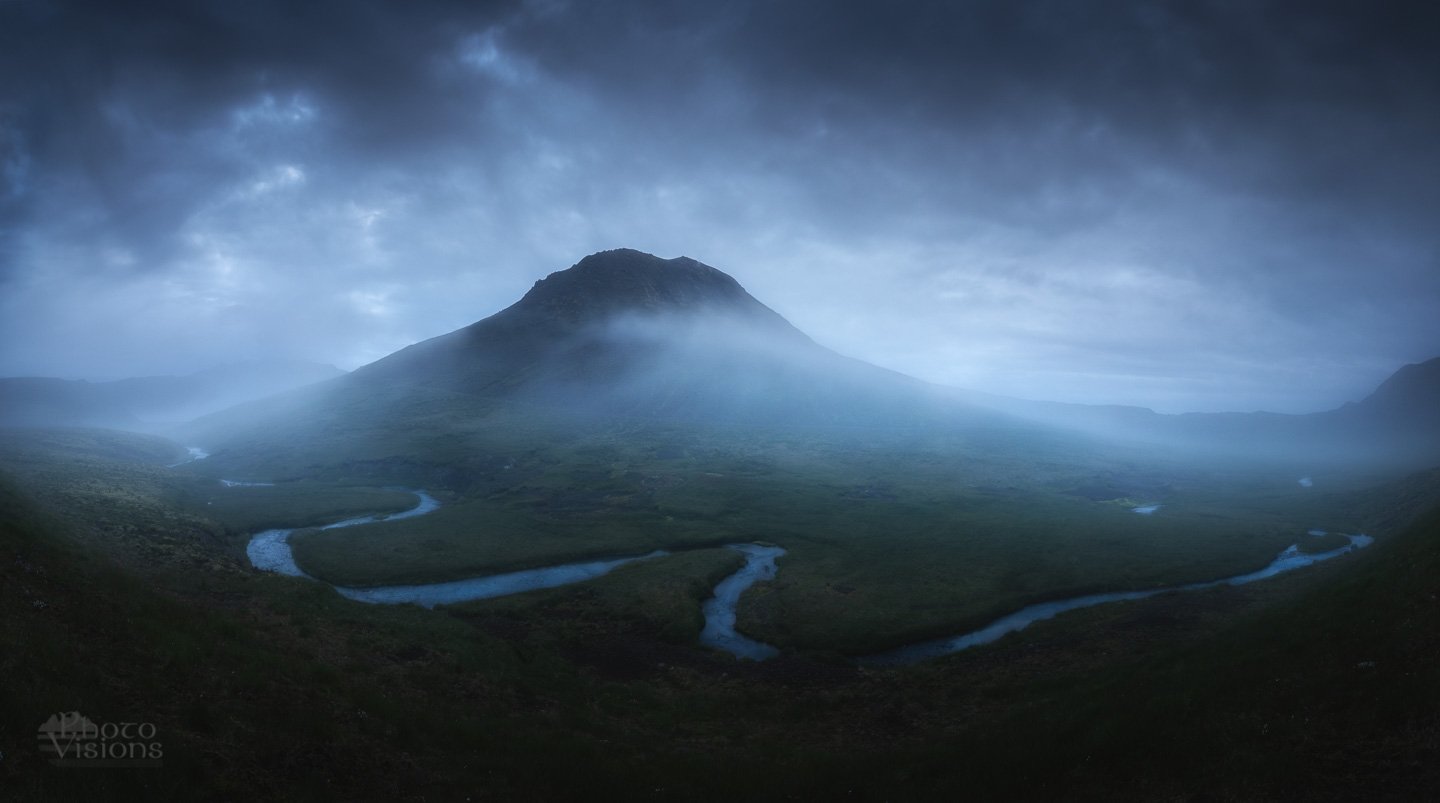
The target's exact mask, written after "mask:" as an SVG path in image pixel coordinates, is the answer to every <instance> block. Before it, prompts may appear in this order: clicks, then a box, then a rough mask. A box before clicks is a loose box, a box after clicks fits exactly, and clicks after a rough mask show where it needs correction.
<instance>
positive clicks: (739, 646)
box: [700, 544, 785, 661]
mask: <svg viewBox="0 0 1440 803" xmlns="http://www.w3.org/2000/svg"><path fill="white" fill-rule="evenodd" d="M730 549H734V550H737V551H739V552H743V553H745V565H744V566H742V567H741V568H740V571H738V572H735V573H734V574H732V575H730V576H729V577H727V578H725V579H724V580H721V581H720V584H719V585H717V586H715V596H713V597H711V598H710V599H707V600H705V604H704V605H703V606H701V612H702V613H704V614H705V629H704V630H702V631H701V632H700V643H701V644H704V645H705V646H707V647H714V648H716V649H720V650H724V651H725V652H728V653H730V654H731V655H734V656H738V657H740V658H749V659H750V660H752V661H763V660H765V659H766V658H774V657H775V656H777V655H779V654H780V651H779V650H777V649H775V648H774V647H772V646H770V645H769V644H763V643H761V642H758V641H755V640H754V639H750V638H746V637H745V636H742V635H740V634H739V633H738V632H736V630H735V606H736V605H737V604H739V602H740V595H741V594H744V593H745V591H746V590H747V589H749V588H750V586H752V585H755V583H757V582H759V581H761V580H771V579H774V577H775V572H776V571H777V569H776V567H775V559H776V558H778V557H780V556H781V555H784V554H785V550H783V549H781V548H780V547H778V546H762V545H760V544H730Z"/></svg>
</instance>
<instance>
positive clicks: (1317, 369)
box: [0, 0, 1440, 412]
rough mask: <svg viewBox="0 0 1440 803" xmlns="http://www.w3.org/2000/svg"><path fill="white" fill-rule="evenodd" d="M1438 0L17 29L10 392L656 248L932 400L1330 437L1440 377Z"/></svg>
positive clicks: (70, 19) (244, 346)
mask: <svg viewBox="0 0 1440 803" xmlns="http://www.w3.org/2000/svg"><path fill="white" fill-rule="evenodd" d="M1432 8H1435V6H1434V4H1433V3H1428V2H1414V3H1407V2H1383V0H1380V1H1373V2H1360V0H1356V1H1355V2H1329V1H1327V0H1296V1H1295V2H1267V1H1266V0H1227V1H1224V2H1221V1H1218V0H1216V1H1213V2H1212V1H1210V0H1177V1H1176V2H1151V3H1142V2H1105V1H1104V0H1093V1H1091V2H1081V1H1080V0H1039V1H1036V2H1019V1H1018V0H993V1H987V2H963V0H957V1H956V2H934V3H921V2H910V3H904V2H886V3H879V2H841V1H839V0H798V1H796V2H786V1H784V0H755V2H703V3H702V2H603V1H599V0H585V1H583V2H582V1H581V0H575V2H565V1H564V0H534V2H494V3H488V4H487V3H481V2H458V1H457V2H441V1H440V0H408V1H407V2H393V3H387V2H376V1H375V0H329V2H303V3H300V2H291V1H290V0H244V2H240V1H239V0H234V1H233V2H221V1H214V0H212V1H211V2H206V1H205V0H173V1H172V2H163V1H159V2H124V0H93V1H92V2H79V1H76V2H67V1H64V0H56V1H51V0H0V375H51V376H65V377H88V378H97V379H100V378H114V377H120V376H129V375H140V374H153V373H176V372H188V371H192V370H198V369H201V368H204V367H208V366H211V365H214V364H217V363H222V362H227V361H234V360H240V359H257V358H268V357H282V356H283V357H302V358H307V359H313V360H318V361H321V362H328V363H334V364H336V365H339V366H341V367H343V368H354V367H356V366H358V365H361V364H363V363H365V362H368V361H370V360H373V359H376V358H379V357H381V356H383V355H385V354H387V353H389V352H391V351H393V350H395V349H397V348H399V347H401V346H404V345H407V344H409V343H411V342H414V341H416V340H419V339H422V338H426V337H430V336H433V335H437V334H441V333H443V332H446V331H449V330H452V329H455V328H457V327H460V326H463V325H465V324H468V323H471V322H473V321H475V320H478V319H480V318H482V317H485V316H487V315H489V314H491V313H493V312H495V311H497V310H499V309H501V308H502V307H504V306H506V305H508V304H510V303H511V302H513V301H514V300H516V299H517V298H518V297H519V296H520V295H521V294H523V293H524V292H525V291H526V290H527V289H528V288H529V287H530V285H531V284H532V283H533V282H534V281H535V280H537V279H539V278H542V277H543V276H544V275H545V274H547V273H549V272H552V271H555V270H560V269H563V268H566V267H568V266H570V265H571V264H573V263H575V262H576V261H578V260H579V259H580V258H581V257H583V256H584V255H586V254H588V253H591V252H593V251H597V250H602V249H606V248H615V247H633V248H638V249H641V250H644V251H649V252H652V253H655V254H658V255H661V256H666V257H670V256H679V255H686V256H691V257H694V258H696V259H699V260H700V261H702V262H705V263H707V264H710V265H713V266H715V267H717V268H720V269H721V270H724V271H726V272H727V273H730V274H731V275H733V276H734V277H736V278H737V279H738V280H739V281H740V282H741V284H743V285H745V287H746V288H747V289H749V290H750V291H751V293H752V294H754V295H755V296H756V297H757V298H759V299H760V300H761V301H763V302H765V303H767V304H769V305H770V306H771V307H773V308H774V309H776V310H777V311H778V312H780V313H781V314H783V315H785V316H786V317H787V318H789V319H790V320H791V321H792V322H793V323H795V324H796V325H797V326H799V327H800V328H801V329H803V330H805V331H806V332H808V333H809V334H810V335H811V336H812V337H814V338H815V339H816V340H818V341H820V342H821V343H823V344H825V345H827V346H830V347H832V348H834V349H837V350H839V351H841V352H844V353H846V354H849V355H852V356H856V357H860V358H863V359H866V360H869V361H871V362H875V363H878V364H880V365H884V366H886V367H890V368H894V369H897V370H900V371H903V372H906V373H910V374H913V375H915V376H919V377H922V378H924V379H928V380H932V381H936V382H942V383H947V384H954V385H960V386H965V387H971V388H976V389H981V390H989V391H992V392H997V393H1005V394H1010V395H1018V396H1024V397H1030V398H1051V399H1061V400H1069V401H1086V402H1107V403H1127V404H1141V405H1146V406H1151V407H1155V408H1156V409H1160V410H1163V411H1180V410H1218V409H1242V410H1248V409H1257V408H1263V409H1273V410H1280V411H1292V412H1299V411H1310V410H1318V409H1324V408H1328V407H1332V406H1335V405H1338V404H1339V403H1341V402H1343V401H1346V400H1349V399H1355V398H1359V397H1361V396H1363V395H1364V394H1365V393H1366V392H1367V391H1368V390H1369V389H1370V388H1371V387H1372V386H1373V385H1374V384H1375V383H1377V382H1378V381H1380V380H1381V379H1383V378H1384V377H1385V376H1387V375H1388V374H1389V373H1390V372H1392V371H1393V370H1394V369H1396V368H1398V367H1399V366H1400V365H1402V364H1404V363H1406V362H1416V361H1420V360H1423V359H1427V358H1429V357H1433V356H1440V144H1437V143H1440V47H1437V46H1436V44H1435V43H1436V42H1437V41H1440V19H1437V18H1440V11H1434V10H1431V9H1432Z"/></svg>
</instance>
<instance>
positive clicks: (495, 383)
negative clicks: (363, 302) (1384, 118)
mask: <svg viewBox="0 0 1440 803" xmlns="http://www.w3.org/2000/svg"><path fill="white" fill-rule="evenodd" d="M1437 374H1440V361H1432V362H1431V363H1426V364H1424V365H1420V366H1410V367H1408V368H1406V369H1403V370H1402V371H1401V372H1399V373H1398V374H1397V375H1396V376H1395V377H1394V378H1392V379H1391V380H1390V381H1388V382H1386V383H1385V384H1384V385H1383V386H1382V387H1381V388H1380V389H1378V390H1377V391H1376V392H1375V394H1374V395H1372V396H1371V397H1370V398H1368V399H1366V400H1365V401H1363V402H1360V403H1358V404H1354V405H1349V406H1347V407H1345V408H1342V409H1340V410H1336V411H1331V412H1329V413H1322V414H1316V415H1310V416H1292V415H1279V414H1272V413H1244V414H1239V413H1236V414H1185V415H1160V414H1157V413H1155V412H1153V411H1151V410H1148V409H1144V408H1138V407H1120V406H1110V407H1096V406H1087V405H1069V404H1058V403H1047V402H1025V401H1019V400H1015V399H1004V398H1000V397H994V396H986V395H983V394H976V393H966V392H963V391H956V390H954V389H947V388H941V387H938V386H934V385H929V384H927V383H924V382H921V381H919V380H917V379H913V378H911V377H907V376H904V375H902V374H898V373H895V372H893V371H888V370H886V369H883V368H879V367H877V366H873V365H870V364H868V363H863V362H860V361H858V360H853V359H850V358H848V357H844V356H842V355H840V354H837V353H835V352H833V351H830V350H829V349H826V348H824V347H823V346H821V345H819V344H817V343H816V342H814V341H813V340H811V339H810V338H809V337H807V336H806V335H805V334H804V333H803V332H801V331H799V330H798V329H796V328H795V327H794V326H792V325H791V324H790V323H789V322H788V321H786V320H785V319H784V318H783V317H781V316H780V315H779V314H778V313H776V312H775V311H774V310H771V309H770V308H769V307H767V306H765V305H764V304H762V303H761V302H760V301H758V300H756V299H755V298H754V297H753V296H751V295H750V294H749V293H748V292H746V291H745V289H744V288H743V287H741V286H740V284H739V283H738V282H736V281H735V280H734V279H733V278H731V277H730V276H728V275H726V274H725V273H723V272H721V271H719V270H717V269H715V268H713V267H710V266H708V265H705V264H703V263H700V262H698V261H696V260H694V259H690V258H687V257H679V258H675V259H662V258H660V257H656V256H653V255H651V254H646V253H642V252H640V251H635V250H630V249H618V250H613V251H603V252H600V253H597V254H592V255H590V256H588V257H585V258H584V259H582V260H580V261H579V262H578V263H576V264H575V265H573V266H571V267H570V268H568V269H566V270H562V271H558V272H556V273H552V274H550V275H549V276H547V277H546V278H544V279H542V280H540V281H538V282H536V284H535V285H534V287H532V288H531V289H530V290H529V292H527V293H526V294H525V295H524V296H523V297H522V298H521V299H520V300H519V301H517V302H515V303H514V304H512V305H511V306H509V307H507V308H505V309H503V310H501V311H500V312H497V313H495V314H493V315H491V316H489V317H487V318H484V319H482V320H480V321H478V322H476V323H474V324H471V325H469V326H466V327H464V328H461V329H458V330H456V331H453V332H450V333H448V334H444V335H441V336H439V337H435V338H432V339H430V340H426V341H423V342H421V343H417V344H415V345H412V346H410V347H408V348H404V349H401V350H400V351H397V352H395V353H394V354H391V355H389V356H387V357H385V358H383V359H380V360H378V361H376V362H374V363H371V364H370V365H367V366H364V367H362V368H359V369H357V370H356V371H354V372H352V373H351V374H350V375H348V376H345V377H342V378H339V379H337V380H336V381H334V382H328V383H324V384H322V385H318V386H315V387H313V388H311V389H308V390H306V391H304V392H300V393H294V394H289V395H287V396H285V397H282V398H277V399H274V400H272V401H269V402H266V403H263V404H256V405H249V406H246V407H244V408H241V409H237V410H234V411H230V412H227V413H225V414H222V415H217V416H213V417H210V418H208V419H206V420H204V421H201V422H198V425H197V427H195V428H192V429H191V430H189V432H190V436H191V437H194V438H197V439H199V440H200V441H203V442H205V443H206V444H207V445H216V446H220V447H223V446H225V445H226V444H231V445H235V446H237V447H239V446H242V445H243V446H244V447H245V448H246V449H247V450H248V451H249V453H250V454H251V455H252V456H255V457H254V461H255V462H254V463H252V465H259V464H261V463H263V459H262V458H261V457H259V455H262V454H268V453H279V452H284V453H287V454H290V455H292V456H294V457H295V459H298V460H303V459H309V458H306V457H304V455H305V454H310V455H312V456H313V455H319V454H323V455H328V457H327V458H326V459H325V460H322V461H321V462H326V461H331V462H335V461H339V462H355V461H360V462H365V461H369V462H376V461H379V462H384V461H391V460H409V459H411V458H413V457H414V456H415V455H417V454H422V453H424V454H429V455H430V461H431V462H432V463H440V462H444V461H445V460H451V459H462V458H460V457H457V456H456V455H460V454H462V453H464V452H465V450H466V449H469V450H470V451H474V450H476V449H480V448H482V444H481V443H480V442H478V441H475V440H473V439H471V438H472V436H474V437H482V439H489V440H486V441H485V443H493V439H494V438H495V437H498V433H501V432H503V431H505V430H507V429H508V430H515V431H519V430H520V429H524V428H526V427H532V426H541V427H543V428H546V431H553V430H554V428H555V427H557V426H564V427H571V428H579V430H580V431H584V432H595V431H598V430H600V429H605V428H616V427H620V428H624V427H634V426H655V425H666V426H669V425H684V426H690V427H694V426H726V427H731V428H737V427H738V428H739V430H740V431H745V432H750V433H754V432H758V431H760V430H763V429H767V428H781V429H783V430H785V431H787V432H792V433H793V432H815V431H824V432H827V433H830V434H832V435H833V434H834V433H837V432H842V431H844V432H850V433H854V432H864V433H867V436H872V437H875V438H897V437H898V438H902V439H904V438H909V439H910V441H911V442H912V443H915V442H922V441H924V440H925V439H926V438H930V437H931V436H942V437H943V436H949V435H954V434H956V433H965V437H966V438H968V440H967V443H968V444H970V445H971V446H973V445H974V444H975V443H976V442H977V440H976V439H977V438H982V439H983V440H984V441H985V443H986V446H985V447H984V448H986V449H989V450H990V451H991V452H992V453H993V454H1002V453H1006V452H1007V451H1008V452H1009V453H1011V454H1012V455H1013V454H1015V453H1016V452H1017V450H1019V449H1022V448H1030V447H1034V448H1036V449H1038V450H1040V452H1045V451H1046V450H1053V449H1054V448H1058V447H1059V445H1060V444H1061V443H1062V442H1065V443H1066V444H1068V445H1066V446H1065V447H1064V448H1072V447H1076V446H1077V445H1078V444H1080V441H1079V440H1077V438H1079V439H1081V440H1085V439H1088V443H1089V445H1079V447H1078V448H1081V449H1094V448H1097V446H1098V444H1099V443H1101V442H1105V441H1124V442H1130V443H1134V444H1149V445H1152V446H1153V445H1160V446H1164V447H1171V448H1174V449H1184V450H1186V451H1187V452H1194V453H1197V454H1211V455H1216V456H1225V457H1235V456H1241V457H1257V456H1258V457H1267V458H1271V457H1273V458H1280V459H1285V460H1287V461H1289V460H1300V461H1302V462H1304V461H1312V460H1325V461H1352V460H1353V461H1359V462H1367V461H1368V462H1382V461H1398V462H1402V463H1405V464H1406V465H1429V464H1432V463H1435V462H1440V412H1437V411H1440V391H1437V388H1440V379H1437ZM757 428H758V429H757ZM827 437H829V435H827ZM467 439H468V440H467ZM916 439H919V440H918V441H917V440H916ZM463 444H469V446H463ZM1021 444H1028V446H1022V445H1021ZM967 448H968V447H967ZM442 454H443V455H445V457H443V458H442V457H441V455H442ZM340 455H344V456H345V458H344V460H341V457H340Z"/></svg>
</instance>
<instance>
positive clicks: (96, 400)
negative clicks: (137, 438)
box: [0, 361, 345, 430]
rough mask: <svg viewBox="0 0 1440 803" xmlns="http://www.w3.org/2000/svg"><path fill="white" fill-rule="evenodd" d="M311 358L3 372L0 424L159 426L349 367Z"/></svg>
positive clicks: (323, 376) (318, 378) (330, 377)
mask: <svg viewBox="0 0 1440 803" xmlns="http://www.w3.org/2000/svg"><path fill="white" fill-rule="evenodd" d="M344 373H345V372H344V371H341V370H340V369H339V368H336V367H334V366H332V365H321V364H319V363H312V362H304V361H269V362H260V361H256V362H243V363H234V364H231V365H224V366H220V367H217V368H212V369H209V370H205V371H201V372H199V373H194V374H189V375H186V376H148V377H138V378H134V379H120V380H116V381H113V382H87V381H85V380H67V379H50V378H43V377H14V378H4V379H0V426H96V427H110V428H115V429H137V430H149V429H156V428H157V427H160V426H162V425H165V424H170V423H176V422H181V421H188V420H190V419H193V418H197V417H199V416H202V415H206V414H209V413H213V412H216V411H217V410H223V409H225V408H227V407H231V406H233V405H236V404H240V403H242V402H246V401H250V400H252V399H258V398H262V397H265V396H270V395H273V394H275V393H280V392H283V391H286V390H291V389H294V388H297V387H300V386H302V385H308V384H311V383H314V382H319V381H322V380H325V379H333V378H334V377H337V376H341V375H342V374H344Z"/></svg>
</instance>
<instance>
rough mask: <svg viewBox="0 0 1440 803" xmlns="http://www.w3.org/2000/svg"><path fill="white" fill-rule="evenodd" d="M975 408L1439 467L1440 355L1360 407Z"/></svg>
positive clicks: (1406, 370)
mask: <svg viewBox="0 0 1440 803" xmlns="http://www.w3.org/2000/svg"><path fill="white" fill-rule="evenodd" d="M965 398H966V399H967V400H969V401H971V402H972V403H978V404H984V405H986V406H989V407H992V408H993V409H998V410H1005V411H1007V412H1010V413H1012V414H1015V415H1019V416H1022V417H1025V418H1028V419H1031V420H1034V421H1037V422H1043V423H1046V424H1050V425H1054V426H1062V427H1067V428H1074V429H1081V430H1084V431H1087V432H1091V433H1093V434H1096V435H1101V436H1105V437H1110V438H1124V439H1130V440H1136V441H1146V442H1152V443H1159V444H1166V445H1171V446H1175V447H1177V448H1185V449H1191V450H1201V451H1205V452H1212V453H1239V454H1253V455H1260V456H1265V455H1289V456H1297V457H1304V458H1312V459H1321V460H1354V461H1357V462H1392V463H1401V464H1405V465H1410V466H1413V467H1425V466H1430V465H1434V464H1436V463H1440V358H1436V359H1432V360H1428V361H1426V362H1423V363H1417V364H1412V365H1407V366H1404V367H1403V368H1401V369H1400V370H1399V371H1397V372H1395V374H1393V375H1392V376H1391V377H1390V378H1388V379H1386V380H1385V381H1384V382H1383V383H1381V385H1380V386H1379V387H1378V388H1376V390H1375V391H1374V392H1373V393H1371V394H1370V395H1369V396H1367V397H1366V398H1364V399H1363V400H1361V401H1358V402H1350V403H1347V404H1345V405H1344V406H1342V407H1338V408H1336V409H1334V410H1327V411H1324V412H1318V413H1310V414H1302V415H1291V414H1283V413H1267V412H1254V413H1181V414H1178V415H1167V414H1161V413H1156V412H1154V411H1153V410H1149V409H1146V408H1143V407H1126V406H1118V405H1116V406H1104V405H1082V404H1062V403H1058V402H1037V401H1020V400H1016V399H1005V398H1001V397H993V396H982V395H979V394H966V395H965Z"/></svg>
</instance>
